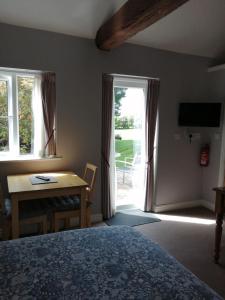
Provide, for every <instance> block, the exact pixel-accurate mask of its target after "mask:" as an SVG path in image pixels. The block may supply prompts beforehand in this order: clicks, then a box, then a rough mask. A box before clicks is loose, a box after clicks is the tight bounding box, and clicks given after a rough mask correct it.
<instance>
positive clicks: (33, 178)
mask: <svg viewBox="0 0 225 300" xmlns="http://www.w3.org/2000/svg"><path fill="white" fill-rule="evenodd" d="M36 176H38V175H32V176H30V181H31V184H32V185H34V184H47V183H56V182H58V181H57V180H56V179H55V177H53V176H45V177H47V178H49V180H48V181H46V180H42V179H39V178H37V177H36ZM40 176H43V175H40Z"/></svg>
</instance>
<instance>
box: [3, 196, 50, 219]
mask: <svg viewBox="0 0 225 300" xmlns="http://www.w3.org/2000/svg"><path fill="white" fill-rule="evenodd" d="M3 213H4V215H5V216H6V217H7V218H11V217H12V201H11V199H8V198H7V199H5V200H4V211H3ZM42 215H46V206H45V204H44V201H40V200H29V201H22V202H21V203H20V204H19V219H20V220H24V219H29V218H35V217H39V216H42Z"/></svg>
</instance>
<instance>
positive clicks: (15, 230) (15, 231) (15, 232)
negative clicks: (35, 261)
mask: <svg viewBox="0 0 225 300" xmlns="http://www.w3.org/2000/svg"><path fill="white" fill-rule="evenodd" d="M11 199H12V239H17V238H18V237H19V205H18V199H17V196H16V195H12V196H11Z"/></svg>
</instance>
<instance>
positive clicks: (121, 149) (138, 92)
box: [113, 77, 147, 210]
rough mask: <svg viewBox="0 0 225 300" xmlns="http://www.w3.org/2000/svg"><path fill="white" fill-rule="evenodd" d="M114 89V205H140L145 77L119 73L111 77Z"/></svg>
mask: <svg viewBox="0 0 225 300" xmlns="http://www.w3.org/2000/svg"><path fill="white" fill-rule="evenodd" d="M113 92H114V97H113V98H114V118H113V120H114V122H113V130H114V132H113V137H114V143H113V149H114V151H113V152H114V154H113V155H114V164H115V177H114V180H115V183H114V189H115V191H114V192H115V204H116V209H117V210H118V209H123V208H141V209H143V206H144V198H145V191H146V189H145V184H146V153H145V151H146V141H145V111H146V93H147V81H146V80H143V79H133V78H123V77H118V78H115V80H114V86H113Z"/></svg>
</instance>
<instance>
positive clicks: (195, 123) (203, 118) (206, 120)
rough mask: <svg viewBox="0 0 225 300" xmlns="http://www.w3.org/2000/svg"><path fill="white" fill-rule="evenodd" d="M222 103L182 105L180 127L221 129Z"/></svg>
mask: <svg viewBox="0 0 225 300" xmlns="http://www.w3.org/2000/svg"><path fill="white" fill-rule="evenodd" d="M220 116H221V103H214V102H213V103H210V102H204V103H203V102H201V103H200V102H199V103H198V102H195V103H190V102H189V103H185V102H184V103H180V104H179V116H178V125H179V126H186V127H220Z"/></svg>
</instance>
